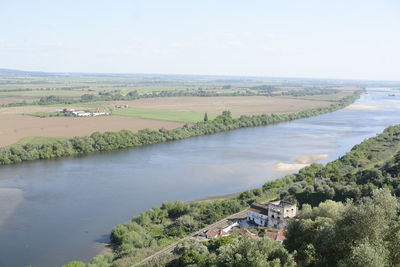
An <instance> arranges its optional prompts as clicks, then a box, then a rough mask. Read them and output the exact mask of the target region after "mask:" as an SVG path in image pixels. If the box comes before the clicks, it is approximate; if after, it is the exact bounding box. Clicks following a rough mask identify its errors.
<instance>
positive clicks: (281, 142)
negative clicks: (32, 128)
mask: <svg viewBox="0 0 400 267" xmlns="http://www.w3.org/2000/svg"><path fill="white" fill-rule="evenodd" d="M388 100H395V99H393V97H388V93H387V92H385V91H383V92H382V91H373V90H370V91H369V94H368V95H366V96H363V97H362V98H361V99H360V100H358V101H357V103H356V104H357V105H369V106H381V107H382V108H381V109H378V110H368V109H364V110H340V111H337V112H334V113H330V114H325V115H321V116H317V117H313V118H308V119H302V120H297V121H293V122H288V123H282V124H279V125H275V126H269V127H259V128H249V129H241V130H236V131H232V132H227V133H221V134H216V135H212V136H203V137H198V138H192V139H188V140H183V141H179V142H173V143H164V144H159V145H153V146H147V147H141V148H137V149H130V150H125V151H120V152H113V153H104V154H96V155H90V156H86V157H81V158H68V159H59V160H51V161H38V162H27V163H23V164H19V165H14V166H3V167H1V168H0V188H19V189H20V190H19V192H23V193H22V194H21V201H20V202H19V203H18V201H17V202H15V203H17V204H16V205H14V206H13V208H12V209H9V214H8V216H7V219H6V220H4V223H3V225H2V226H1V227H0V240H1V242H0V266H1V267H3V266H7V267H8V266H14V267H22V266H25V265H27V264H33V265H37V266H42V267H46V266H48V267H50V266H52V267H53V266H59V265H61V264H62V263H65V262H67V261H69V260H84V261H86V260H88V259H90V258H91V257H92V256H94V255H95V254H96V253H97V252H99V250H100V249H101V246H99V245H98V243H97V242H98V241H99V240H101V241H104V238H105V237H107V235H108V233H109V232H110V230H111V228H112V227H113V226H115V225H116V224H118V223H121V222H124V221H126V220H128V219H130V218H131V217H132V216H134V215H138V214H139V213H140V212H141V211H143V210H146V209H148V208H150V207H152V206H155V205H159V204H160V203H161V202H163V201H170V200H177V199H180V200H184V201H189V200H195V199H202V198H205V197H208V196H214V195H221V194H229V193H234V192H238V191H242V190H244V189H249V188H255V187H258V186H260V185H262V184H263V183H265V182H266V181H268V180H272V179H276V178H278V177H282V176H283V175H285V174H286V173H289V171H287V172H274V171H273V169H274V168H275V167H276V164H277V163H279V162H280V163H282V164H297V162H296V161H295V160H296V158H299V157H302V156H312V155H321V154H327V155H328V156H327V157H326V158H324V159H321V160H320V161H319V162H322V163H326V162H328V161H331V160H333V159H336V158H338V157H339V156H341V155H343V154H344V153H345V152H346V151H348V150H349V149H350V148H351V147H352V146H353V145H355V144H357V143H359V142H361V141H362V140H364V139H365V138H368V137H371V136H374V135H375V134H377V133H379V132H381V131H382V130H383V129H384V128H385V127H387V126H388V125H391V124H397V123H399V119H398V118H399V115H400V109H399V107H398V104H397V103H394V102H389V101H388ZM304 158H306V159H307V158H309V157H304ZM2 192H4V191H0V198H1V196H3V197H4V193H2ZM10 203H14V201H10V202H9V203H4V202H3V201H1V202H0V208H1V209H3V210H4V209H5V208H6V209H7V207H9V206H10Z"/></svg>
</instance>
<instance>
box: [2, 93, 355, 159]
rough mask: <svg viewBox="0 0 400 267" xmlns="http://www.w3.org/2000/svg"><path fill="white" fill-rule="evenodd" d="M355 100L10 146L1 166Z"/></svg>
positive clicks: (272, 119)
mask: <svg viewBox="0 0 400 267" xmlns="http://www.w3.org/2000/svg"><path fill="white" fill-rule="evenodd" d="M358 97H359V92H357V93H354V94H353V95H352V96H349V97H346V98H343V99H342V100H340V101H338V102H336V103H334V104H331V105H330V106H328V107H324V108H316V109H310V110H306V111H301V112H297V113H291V114H279V115H276V114H271V115H265V114H264V115H255V116H241V117H239V118H232V116H231V114H230V112H229V111H225V112H223V113H222V115H220V116H217V117H216V118H215V119H213V120H208V121H201V122H197V123H194V124H192V125H184V126H183V127H180V128H176V129H173V130H166V129H159V130H149V129H144V130H140V131H139V132H138V133H133V132H131V131H128V130H122V131H119V132H105V133H98V132H97V133H93V134H92V135H90V136H88V137H74V138H70V139H67V140H62V141H54V142H48V143H45V144H24V145H12V146H9V147H4V148H1V149H0V165H2V164H13V163H18V162H22V161H28V160H37V159H50V158H58V157H66V156H75V155H82V154H88V153H93V152H99V151H110V150H116V149H122V148H128V147H136V146H143V145H150V144H157V143H161V142H167V141H176V140H181V139H185V138H190V137H195V136H202V135H208V134H214V133H219V132H223V131H228V130H233V129H239V128H244V127H256V126H265V125H270V124H275V123H279V122H283V121H290V120H295V119H299V118H305V117H310V116H314V115H318V114H322V113H327V112H332V111H335V110H338V109H340V108H343V107H345V106H347V105H349V104H351V103H352V102H353V101H354V100H355V99H356V98H358Z"/></svg>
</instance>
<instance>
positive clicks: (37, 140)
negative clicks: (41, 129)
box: [17, 136, 68, 145]
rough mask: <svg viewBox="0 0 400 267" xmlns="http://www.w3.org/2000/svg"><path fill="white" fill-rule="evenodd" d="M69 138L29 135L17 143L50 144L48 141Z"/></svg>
mask: <svg viewBox="0 0 400 267" xmlns="http://www.w3.org/2000/svg"><path fill="white" fill-rule="evenodd" d="M66 139H68V138H66V137H45V136H27V137H24V138H22V139H21V140H19V141H18V143H17V144H19V145H25V144H31V145H35V144H48V143H53V142H54V141H57V140H59V141H61V140H66Z"/></svg>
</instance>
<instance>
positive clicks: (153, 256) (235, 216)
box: [132, 209, 247, 267]
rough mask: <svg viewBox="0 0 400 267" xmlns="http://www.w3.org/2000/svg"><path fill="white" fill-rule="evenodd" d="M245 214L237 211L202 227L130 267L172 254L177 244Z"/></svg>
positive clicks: (243, 211) (244, 211)
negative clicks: (165, 254) (162, 255)
mask: <svg viewBox="0 0 400 267" xmlns="http://www.w3.org/2000/svg"><path fill="white" fill-rule="evenodd" d="M246 212H247V209H245V210H242V211H239V212H238V213H235V214H232V215H230V216H228V217H226V218H224V219H222V220H219V221H217V222H215V223H213V224H210V225H208V226H206V227H204V228H202V229H200V230H198V231H197V232H194V233H191V234H190V235H188V236H186V237H184V238H182V239H179V240H178V241H175V242H174V243H172V244H171V245H168V246H166V247H164V248H163V249H161V250H159V251H157V252H156V253H154V254H153V255H151V256H149V257H147V258H144V259H143V260H142V261H140V262H138V263H136V264H134V265H132V267H135V266H140V265H142V264H145V263H146V262H148V261H149V260H151V259H154V258H156V257H157V256H160V255H161V254H164V253H170V252H172V251H173V250H174V248H175V247H176V245H178V244H179V243H181V242H183V241H185V240H188V239H190V238H192V237H194V236H196V235H198V234H201V233H203V232H205V231H208V230H210V229H212V228H215V227H218V226H219V225H221V224H223V223H226V222H227V221H228V220H230V219H235V218H243V217H245V216H246Z"/></svg>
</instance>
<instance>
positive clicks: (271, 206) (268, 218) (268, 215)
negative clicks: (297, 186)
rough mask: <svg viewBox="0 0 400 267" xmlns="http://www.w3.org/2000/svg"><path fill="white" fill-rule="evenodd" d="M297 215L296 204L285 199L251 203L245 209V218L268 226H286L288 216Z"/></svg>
mask: <svg viewBox="0 0 400 267" xmlns="http://www.w3.org/2000/svg"><path fill="white" fill-rule="evenodd" d="M296 215H297V206H296V205H295V204H292V203H290V202H287V201H283V200H277V201H273V202H269V203H267V204H266V205H264V204H258V203H253V204H252V205H251V207H250V208H249V209H248V211H247V220H248V221H250V222H252V223H254V224H256V225H259V226H266V227H270V228H278V229H280V228H287V226H288V222H289V219H290V218H293V217H295V216H296Z"/></svg>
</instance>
